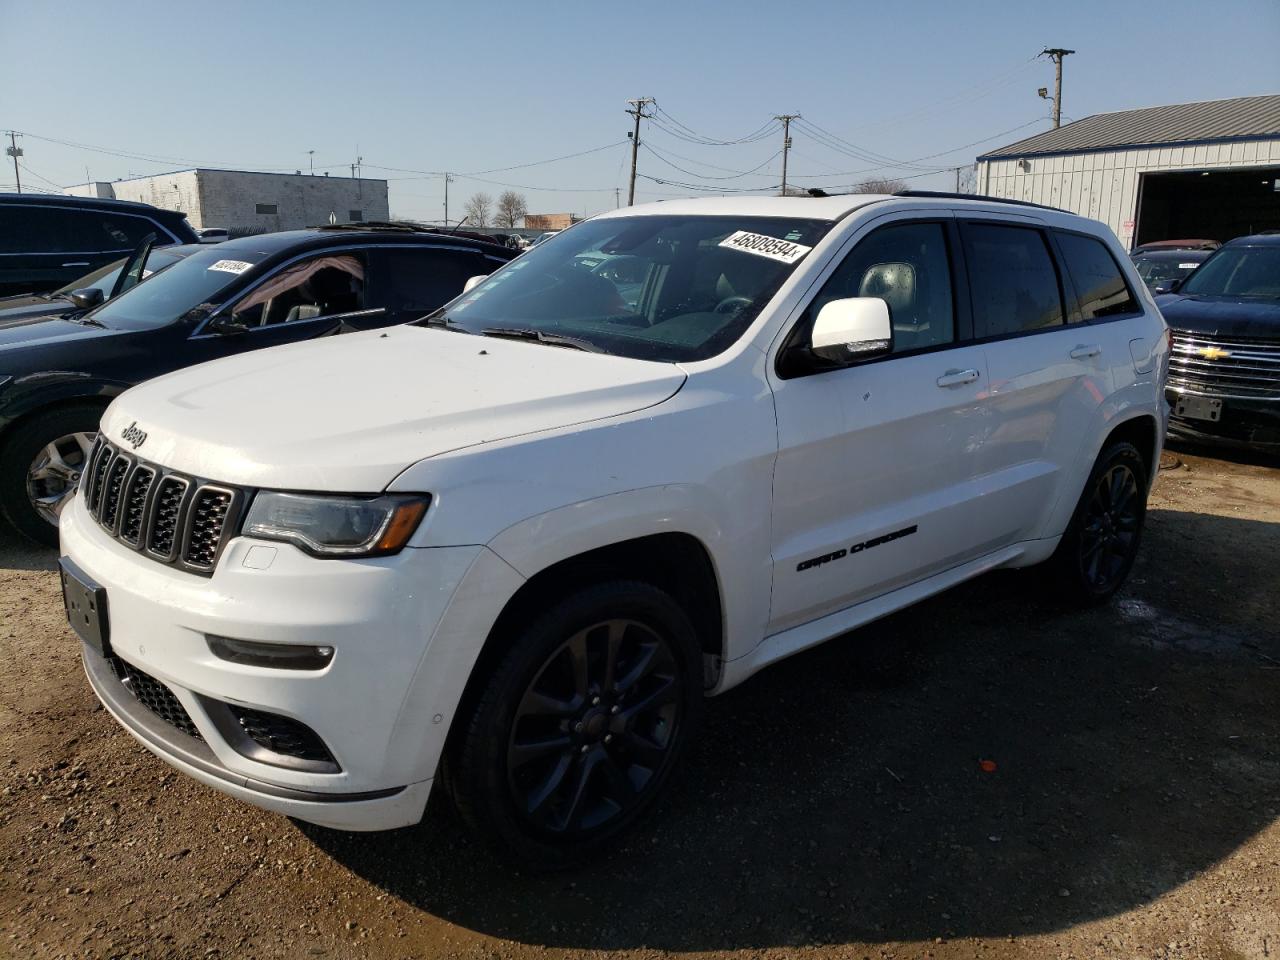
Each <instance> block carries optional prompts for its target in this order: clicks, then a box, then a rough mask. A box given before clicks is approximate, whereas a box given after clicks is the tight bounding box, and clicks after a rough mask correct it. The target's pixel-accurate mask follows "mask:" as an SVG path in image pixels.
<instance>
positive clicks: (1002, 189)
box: [977, 139, 1280, 246]
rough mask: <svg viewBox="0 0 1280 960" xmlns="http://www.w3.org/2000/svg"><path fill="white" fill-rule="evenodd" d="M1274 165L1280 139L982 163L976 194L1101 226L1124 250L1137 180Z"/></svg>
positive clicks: (1130, 232) (1135, 202)
mask: <svg viewBox="0 0 1280 960" xmlns="http://www.w3.org/2000/svg"><path fill="white" fill-rule="evenodd" d="M1027 164H1030V170H1028V169H1026V165H1027ZM1276 164H1280V139H1270V140H1247V141H1242V142H1238V143H1221V144H1199V145H1194V146H1174V147H1157V148H1151V149H1141V150H1105V151H1099V152H1097V153H1079V154H1071V155H1067V156H1056V157H1028V158H1026V159H1025V160H1021V161H1019V160H994V161H981V162H979V163H978V177H977V186H978V192H979V193H985V194H988V195H990V196H993V197H1007V198H1009V199H1011V200H1030V201H1031V202H1032V203H1043V204H1047V205H1048V206H1051V207H1062V208H1063V209H1064V210H1070V211H1071V212H1073V213H1078V214H1081V215H1083V216H1086V217H1092V218H1094V219H1095V220H1101V221H1102V222H1103V223H1105V224H1106V225H1107V226H1109V227H1110V228H1111V229H1112V230H1113V231H1115V234H1116V236H1118V237H1119V238H1120V241H1121V242H1122V243H1123V244H1124V245H1125V246H1128V245H1129V241H1130V240H1131V238H1132V236H1133V225H1134V220H1135V219H1136V212H1137V208H1138V176H1139V174H1142V173H1149V172H1156V171H1168V170H1210V169H1213V168H1215V167H1217V168H1246V167H1255V166H1256V167H1263V166H1271V165H1276Z"/></svg>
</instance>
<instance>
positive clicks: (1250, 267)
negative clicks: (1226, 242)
mask: <svg viewBox="0 0 1280 960" xmlns="http://www.w3.org/2000/svg"><path fill="white" fill-rule="evenodd" d="M1178 292H1179V293H1184V294H1194V295H1196V296H1202V297H1256V298H1259V299H1263V300H1280V244H1276V245H1275V246H1270V245H1268V246H1256V247H1252V246H1239V247H1223V248H1222V249H1221V250H1219V251H1218V252H1217V253H1215V254H1214V255H1213V256H1212V257H1210V258H1209V259H1208V260H1206V261H1205V262H1204V263H1203V264H1201V265H1200V268H1199V269H1198V270H1196V272H1195V273H1193V274H1191V276H1190V277H1188V278H1187V282H1186V283H1185V284H1183V286H1182V289H1181V290H1179V291H1178Z"/></svg>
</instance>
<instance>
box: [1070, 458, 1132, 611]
mask: <svg viewBox="0 0 1280 960" xmlns="http://www.w3.org/2000/svg"><path fill="white" fill-rule="evenodd" d="M1140 502H1141V498H1140V497H1139V496H1138V478H1137V477H1135V476H1134V475H1133V471H1132V470H1130V469H1129V467H1128V466H1127V465H1126V464H1123V463H1117V464H1116V465H1115V466H1113V467H1111V468H1110V469H1109V470H1107V471H1106V473H1104V474H1103V475H1102V476H1101V477H1099V478H1098V481H1097V483H1096V484H1094V488H1093V496H1092V497H1090V498H1089V503H1088V505H1087V507H1086V508H1085V514H1084V522H1083V524H1082V525H1081V529H1080V540H1079V546H1078V547H1077V551H1078V554H1079V557H1078V561H1079V564H1080V572H1081V574H1082V575H1083V576H1084V578H1085V580H1086V581H1087V582H1088V583H1089V585H1090V586H1091V587H1093V589H1095V590H1107V589H1109V588H1111V587H1112V586H1113V585H1115V583H1116V581H1117V580H1118V579H1120V578H1123V576H1124V574H1125V572H1127V569H1128V565H1129V563H1130V562H1132V560H1133V555H1134V550H1135V547H1136V546H1137V542H1138V528H1139V526H1140V524H1141V522H1142V511H1141V510H1140V509H1139V506H1140Z"/></svg>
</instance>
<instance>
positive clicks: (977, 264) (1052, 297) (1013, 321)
mask: <svg viewBox="0 0 1280 960" xmlns="http://www.w3.org/2000/svg"><path fill="white" fill-rule="evenodd" d="M963 235H964V255H965V261H966V265H967V266H968V268H969V289H970V292H971V294H972V296H973V326H974V334H975V335H976V336H977V337H978V338H979V339H981V338H984V337H1000V336H1007V335H1008V334H1012V333H1024V332H1026V331H1029V330H1041V329H1044V328H1047V327H1057V326H1061V325H1062V322H1063V311H1062V292H1061V290H1060V288H1059V286H1058V272H1057V270H1056V269H1055V268H1054V265H1053V259H1052V258H1051V257H1050V255H1049V248H1048V246H1047V245H1046V243H1045V238H1044V234H1042V233H1041V232H1040V231H1039V230H1036V229H1034V228H1030V227H1015V226H1005V225H1003V224H990V223H967V224H965V225H964V228H963Z"/></svg>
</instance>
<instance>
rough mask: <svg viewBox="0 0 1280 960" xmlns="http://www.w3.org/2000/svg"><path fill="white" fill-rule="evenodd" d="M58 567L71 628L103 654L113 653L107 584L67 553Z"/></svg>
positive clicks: (107, 655)
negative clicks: (87, 572) (81, 566)
mask: <svg viewBox="0 0 1280 960" xmlns="http://www.w3.org/2000/svg"><path fill="white" fill-rule="evenodd" d="M58 567H59V569H60V573H61V577H62V603H63V606H64V607H65V608H66V611H67V622H68V623H69V624H71V629H72V630H74V631H75V632H76V636H78V637H79V638H80V639H81V640H83V641H84V642H85V643H87V644H88V645H89V646H90V647H92V648H93V649H94V650H96V651H97V652H98V653H99V654H101V655H102V656H104V657H109V656H111V620H110V618H109V617H108V615H107V588H106V587H104V586H102V585H101V584H98V583H95V582H94V581H93V580H92V579H90V577H89V576H88V574H86V573H85V572H84V571H83V570H81V569H80V568H79V567H77V566H76V565H75V564H74V563H73V562H72V561H71V560H70V559H68V558H67V557H62V558H60V559H59V560H58Z"/></svg>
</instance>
